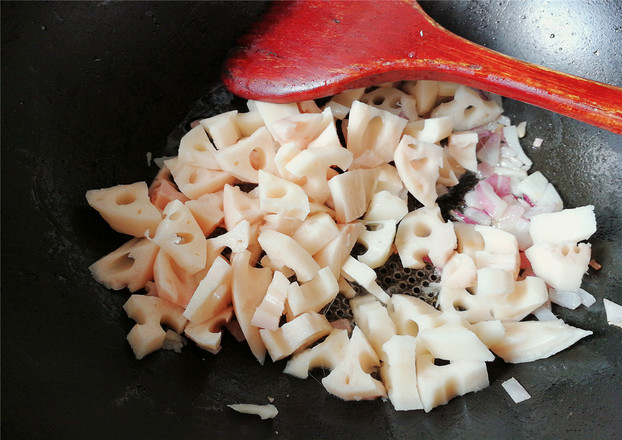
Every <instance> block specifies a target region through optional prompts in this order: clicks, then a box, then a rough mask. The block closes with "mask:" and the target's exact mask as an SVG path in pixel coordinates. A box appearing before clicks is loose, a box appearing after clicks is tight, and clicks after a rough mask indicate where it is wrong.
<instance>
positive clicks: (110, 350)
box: [2, 0, 622, 438]
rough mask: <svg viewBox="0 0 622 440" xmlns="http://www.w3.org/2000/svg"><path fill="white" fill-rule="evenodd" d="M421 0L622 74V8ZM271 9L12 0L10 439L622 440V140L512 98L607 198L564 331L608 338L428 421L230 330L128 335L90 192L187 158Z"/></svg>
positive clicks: (529, 49)
mask: <svg viewBox="0 0 622 440" xmlns="http://www.w3.org/2000/svg"><path fill="white" fill-rule="evenodd" d="M422 6H423V7H424V9H426V11H428V12H429V13H430V15H431V16H432V17H433V18H435V19H436V20H437V21H438V22H439V23H440V24H441V25H443V26H444V27H446V28H447V29H449V30H452V31H454V32H456V33H458V34H459V35H462V36H464V37H466V38H469V39H472V40H473V41H476V42H478V43H481V44H484V45H486V46H488V47H491V48H493V49H497V50H500V51H502V52H504V53H507V54H510V55H514V56H517V57H520V58H524V59H527V60H528V61H532V62H536V63H540V64H544V65H546V66H549V67H552V68H556V69H559V70H563V71H567V72H570V73H574V74H578V75H581V76H586V77H589V78H592V79H596V80H600V81H604V82H609V83H612V84H617V85H622V84H621V78H620V75H619V72H620V71H622V61H621V60H620V57H619V56H618V54H619V52H620V50H621V49H622V47H621V43H620V39H619V24H616V19H615V17H620V16H621V15H620V14H622V5H620V4H618V3H615V2H611V3H605V2H599V3H595V4H583V3H579V2H573V1H567V2H566V1H561V0H559V1H556V2H550V3H549V2H540V1H537V0H532V1H527V2H512V1H499V2H494V3H490V2H483V1H482V2H479V1H473V2H460V1H457V2H449V1H447V2H422ZM264 7H265V5H264V4H263V3H261V2H249V3H241V2H196V3H194V2H190V3H186V2H158V3H149V2H146V3H134V2H131V3H130V2H127V3H126V2H120V3H114V2H111V3H110V2H102V3H91V2H64V3H45V4H43V3H29V2H27V3H4V4H3V14H2V27H3V32H2V51H3V62H2V69H3V75H2V86H3V87H2V88H3V92H4V93H3V95H4V96H3V100H2V115H3V116H2V123H3V124H2V125H3V127H2V143H3V155H4V157H3V159H4V160H3V165H2V173H3V182H2V183H3V186H4V188H3V192H2V199H3V205H4V209H3V212H2V222H3V231H2V275H3V278H4V279H3V286H2V287H3V308H2V318H3V324H4V325H3V330H4V337H3V348H2V350H3V351H2V353H3V358H4V359H3V360H4V362H3V364H4V365H3V373H2V375H3V385H2V397H3V400H4V405H3V409H2V415H3V419H4V420H3V430H4V432H5V434H6V435H7V436H11V434H13V435H12V437H17V438H22V437H23V438H29V437H35V436H40V435H41V434H42V433H46V434H49V436H50V437H66V438H75V437H84V436H89V437H91V438H110V437H111V436H112V435H115V436H117V437H120V438H129V437H131V436H140V437H146V436H152V437H153V438H159V437H165V436H170V435H171V434H172V435H175V436H178V437H181V438H186V437H190V436H196V435H209V436H210V437H211V438H224V437H225V436H226V437H230V436H234V437H240V436H247V437H248V436H252V437H253V438H271V437H285V438H288V437H292V436H293V435H297V436H301V437H302V438H307V437H309V438H316V437H319V438H325V437H328V436H334V435H344V436H346V437H347V438H349V437H360V438H386V437H396V438H407V437H411V436H414V435H418V436H422V437H424V438H426V437H437V438H438V437H439V436H440V438H444V437H449V436H455V437H460V438H476V437H477V438H480V437H481V436H482V434H483V433H484V434H485V436H486V437H490V438H496V437H501V436H503V437H508V436H509V437H512V436H516V437H525V436H537V437H553V436H556V437H557V436H559V437H564V438H584V437H585V436H586V435H591V434H592V433H595V432H597V433H599V435H601V434H602V437H603V438H613V437H615V436H616V435H617V433H618V432H619V431H620V429H622V426H621V425H620V423H621V422H620V420H621V419H622V418H621V417H619V416H620V413H619V411H620V410H619V406H618V405H617V404H616V402H617V400H618V399H619V389H620V386H621V385H622V383H621V381H622V379H621V376H620V375H619V369H620V366H621V361H620V356H619V345H620V333H619V329H617V328H614V327H611V326H608V325H607V324H606V322H605V321H604V312H603V307H602V300H601V299H602V298H603V297H607V298H609V299H611V300H613V301H616V302H618V303H622V297H621V296H620V295H622V293H621V291H620V289H619V287H620V286H622V269H621V267H622V255H621V250H620V248H621V245H622V236H621V233H620V218H621V217H622V196H621V191H620V189H619V187H620V183H621V176H622V140H621V139H622V137H621V136H618V135H614V134H612V133H608V132H605V131H603V130H600V129H596V128H593V127H590V126H587V125H585V124H582V123H578V122H576V121H573V120H571V119H569V118H565V117H561V116H558V115H556V114H553V113H550V112H547V111H544V110H540V109H538V108H535V107H532V106H527V105H524V104H521V103H519V102H516V101H506V102H505V103H504V108H505V110H506V114H507V115H508V116H509V117H510V118H511V119H512V120H513V121H514V122H515V123H518V122H520V121H523V120H525V121H527V135H526V137H525V139H524V142H523V145H526V146H527V147H526V151H527V154H528V155H529V156H530V157H531V158H532V159H533V160H534V162H535V166H534V168H533V170H541V171H543V173H544V174H545V175H546V176H547V177H548V178H549V179H550V180H551V181H552V182H553V183H554V184H555V185H556V187H557V188H558V190H559V192H560V194H561V196H562V198H563V200H564V202H565V204H566V206H570V207H573V206H581V205H585V204H593V205H595V211H596V214H597V221H598V225H599V230H598V232H597V233H596V235H595V236H594V237H593V239H592V240H591V241H592V243H593V255H594V257H595V258H596V259H597V260H598V261H599V262H600V263H601V264H602V265H603V269H601V270H600V271H599V272H598V273H590V274H588V276H587V277H586V279H585V282H584V285H583V286H584V288H585V289H586V290H588V291H589V292H591V293H593V294H594V295H595V296H596V297H597V298H598V299H599V301H598V302H597V303H596V304H595V305H594V306H592V307H591V308H590V309H587V310H586V309H578V310H575V311H572V312H569V311H563V310H559V314H560V317H562V318H564V320H566V321H567V322H568V323H569V324H572V325H576V326H579V327H583V328H589V329H591V330H593V331H594V333H595V334H594V336H593V337H591V338H588V339H587V340H585V341H583V342H582V343H580V344H578V345H577V346H574V347H572V348H571V349H569V350H567V351H564V352H562V353H560V354H558V355H556V356H554V357H553V358H551V359H546V360H542V361H538V362H534V363H531V364H524V365H506V364H503V363H502V362H498V361H496V362H493V363H491V364H490V365H489V367H490V380H491V387H490V388H488V389H486V390H484V391H482V392H478V393H475V394H470V395H467V396H464V397H460V398H457V399H454V400H453V401H451V402H450V403H449V404H448V405H446V406H444V407H441V408H438V409H436V410H434V411H432V412H431V413H429V414H425V413H423V412H420V411H419V412H408V413H401V412H396V411H394V410H393V408H392V406H391V405H390V403H388V402H382V401H380V400H378V401H373V402H348V403H344V402H342V401H339V400H338V399H336V398H334V397H332V396H329V395H327V393H326V392H325V391H324V390H323V388H322V387H321V385H320V384H318V383H317V382H316V381H315V380H313V379H308V380H304V381H303V380H298V379H295V378H292V377H289V376H286V375H284V374H282V369H283V367H284V363H283V362H280V363H276V364H271V363H268V364H267V365H266V366H264V367H261V366H259V365H258V364H257V362H256V361H255V360H254V358H253V357H252V355H251V354H250V351H249V350H248V349H247V348H246V347H245V346H244V345H243V344H237V343H236V342H235V341H234V340H233V339H232V338H225V340H224V341H223V350H222V352H221V353H220V354H218V355H217V356H212V355H210V354H209V353H206V352H204V351H202V350H200V349H198V348H196V347H194V346H193V345H189V346H187V347H185V348H184V350H183V351H182V353H181V354H176V353H173V352H161V353H157V354H155V355H152V356H149V357H147V358H146V359H144V360H143V361H136V360H135V359H134V358H133V356H132V353H131V350H130V349H129V346H128V345H127V343H126V341H125V336H126V334H127V332H128V331H129V329H130V328H131V326H132V325H133V322H131V320H129V319H127V317H126V316H125V314H124V312H123V310H122V304H123V303H124V302H125V300H126V299H127V292H110V291H107V290H106V289H105V288H103V287H102V286H100V285H98V284H97V283H95V281H94V280H92V278H91V277H90V274H89V273H88V270H87V269H86V268H87V266H88V265H89V264H91V263H92V262H93V261H95V260H96V259H97V258H99V257H101V256H102V255H104V254H105V253H107V252H109V251H111V250H112V249H114V248H116V247H117V246H118V245H120V244H121V243H122V242H123V241H124V237H121V236H119V234H116V233H114V232H113V231H110V230H109V228H108V227H107V225H106V224H105V223H104V222H103V220H101V219H100V218H99V216H98V215H97V213H96V212H94V211H93V210H91V209H90V208H88V206H87V205H86V202H85V199H84V193H85V192H86V190H87V189H91V188H99V187H107V186H112V185H116V184H118V183H132V182H135V181H138V180H146V181H150V180H151V179H152V178H153V176H154V175H155V172H156V169H155V167H154V166H153V165H152V166H150V167H149V166H147V160H146V156H145V155H146V153H147V152H151V153H152V155H153V157H158V156H162V155H165V154H171V152H172V151H174V149H175V147H176V141H178V139H179V135H180V128H179V127H178V126H179V124H182V125H183V123H185V122H187V118H188V117H189V116H190V114H191V112H192V109H193V108H194V107H195V106H196V105H197V100H199V99H200V98H201V97H204V96H210V98H209V99H211V100H213V103H214V105H215V107H217V108H216V109H215V111H216V112H219V111H223V110H226V109H227V106H229V105H230V103H229V101H228V100H229V99H230V98H229V97H228V96H226V94H223V95H217V94H216V95H215V94H213V93H212V94H209V93H208V92H209V91H210V90H211V88H212V87H213V86H215V85H217V83H218V77H219V73H220V66H221V63H222V60H223V59H224V57H225V55H226V52H227V50H228V49H229V48H230V47H232V46H233V44H234V42H235V39H236V38H237V37H238V36H239V35H240V33H241V32H242V31H243V30H244V29H245V28H246V27H247V26H248V25H249V24H250V23H251V22H252V21H254V20H255V19H257V17H258V15H259V14H260V12H261V11H262V10H263V8H264ZM523 16H524V18H523ZM223 17H233V18H232V19H230V20H225V19H223ZM616 26H618V27H616ZM238 103H239V102H238ZM220 107H222V108H220ZM176 127H177V128H176ZM536 137H540V138H542V139H544V143H543V146H542V147H541V148H539V149H536V148H532V147H529V146H530V145H531V144H532V143H533V140H534V139H535V138H536ZM512 376H514V377H516V378H517V379H519V381H520V382H521V383H522V384H523V385H524V386H525V387H526V388H527V389H528V391H529V392H530V393H531V395H532V399H530V400H529V401H526V402H523V403H521V404H520V405H515V404H513V403H512V402H511V401H510V400H509V399H508V397H507V395H506V394H505V391H503V389H502V388H501V387H500V386H499V384H500V382H501V381H503V380H505V379H508V378H510V377H512ZM318 377H321V374H318ZM268 396H270V397H273V398H274V399H275V401H274V404H275V405H276V406H277V408H279V411H280V414H279V415H278V416H277V418H275V419H274V420H273V421H261V420H259V419H258V418H256V417H252V416H244V415H240V414H236V413H233V412H232V411H229V410H228V409H227V408H226V405H227V404H230V403H239V402H244V403H268ZM577 396H581V397H580V398H578V397H577ZM301 428H303V429H301ZM277 431H278V434H277ZM508 433H514V434H508Z"/></svg>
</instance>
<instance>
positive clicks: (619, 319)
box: [603, 298, 622, 327]
mask: <svg viewBox="0 0 622 440" xmlns="http://www.w3.org/2000/svg"><path fill="white" fill-rule="evenodd" d="M603 304H604V305H605V313H606V314H607V323H609V324H611V325H616V326H618V327H622V306H621V305H619V304H616V303H614V302H613V301H609V300H608V299H607V298H605V299H603Z"/></svg>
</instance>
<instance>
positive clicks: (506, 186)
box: [485, 174, 511, 197]
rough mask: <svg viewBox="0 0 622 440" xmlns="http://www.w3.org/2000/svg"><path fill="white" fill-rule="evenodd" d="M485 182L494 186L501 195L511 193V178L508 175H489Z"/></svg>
mask: <svg viewBox="0 0 622 440" xmlns="http://www.w3.org/2000/svg"><path fill="white" fill-rule="evenodd" d="M485 182H488V183H489V184H490V186H492V187H493V189H494V190H495V192H496V193H497V195H498V196H499V197H503V196H507V195H509V194H511V180H510V178H509V177H507V176H500V175H499V174H493V175H492V176H490V177H488V178H487V179H486V180H485Z"/></svg>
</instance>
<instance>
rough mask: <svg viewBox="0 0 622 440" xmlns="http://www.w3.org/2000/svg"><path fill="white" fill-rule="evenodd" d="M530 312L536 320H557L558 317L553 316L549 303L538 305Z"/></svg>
mask: <svg viewBox="0 0 622 440" xmlns="http://www.w3.org/2000/svg"><path fill="white" fill-rule="evenodd" d="M531 313H532V314H533V316H535V317H536V318H537V319H538V321H557V319H558V318H557V316H555V315H554V314H553V312H552V311H551V306H550V304H549V305H547V304H545V305H543V306H540V307H538V308H537V309H536V310H534V311H533V312H531Z"/></svg>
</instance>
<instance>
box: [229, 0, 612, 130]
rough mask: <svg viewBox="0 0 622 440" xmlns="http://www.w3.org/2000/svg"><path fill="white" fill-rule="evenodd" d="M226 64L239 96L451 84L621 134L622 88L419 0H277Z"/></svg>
mask: <svg viewBox="0 0 622 440" xmlns="http://www.w3.org/2000/svg"><path fill="white" fill-rule="evenodd" d="M239 43H240V46H239V47H238V48H236V49H234V50H233V51H232V52H231V53H230V56H229V58H228V59H227V61H226V63H225V66H224V72H223V81H224V83H225V85H226V86H227V87H228V88H229V89H230V90H231V91H232V92H233V93H234V94H236V95H239V96H242V97H244V98H247V99H256V100H262V101H270V102H293V101H302V100H307V99H315V98H320V97H324V96H329V95H333V94H336V93H339V92H342V91H344V90H348V89H353V88H359V87H367V86H371V85H374V84H379V83H383V82H389V81H398V80H414V79H434V80H442V81H453V82H458V83H462V84H465V85H467V86H471V87H475V88H479V89H483V90H487V91H490V92H493V93H497V94H499V95H502V96H506V97H508V98H512V99H517V100H520V101H523V102H526V103H529V104H533V105H536V106H538V107H542V108H545V109H548V110H552V111H555V112H557V113H560V114H563V115H566V116H570V117H572V118H575V119H578V120H581V121H583V122H587V123H588V124H592V125H596V126H598V127H602V128H604V129H607V130H610V131H613V132H615V133H622V88H620V87H615V86H611V85H607V84H603V83H599V82H595V81H590V80H587V79H584V78H580V77H577V76H573V75H568V74H565V73H561V72H556V71H554V70H551V69H547V68H546V67H540V66H537V65H534V64H530V63H526V62H524V61H520V60H518V59H515V58H511V57H509V56H506V55H503V54H500V53H498V52H494V51H492V50H490V49H486V48H484V47H482V46H479V45H477V44H474V43H471V42H470V41H467V40H465V39H464V38H461V37H459V36H457V35H455V34H452V33H451V32H449V31H447V30H446V29H444V28H442V27H441V26H440V25H439V24H437V23H436V22H434V21H433V20H432V19H431V18H430V17H429V16H428V15H427V14H426V13H425V12H424V11H423V10H422V9H421V7H420V6H419V5H418V4H417V2H416V1H413V0H407V1H310V0H304V1H276V2H274V4H273V5H272V6H271V8H270V9H269V11H268V12H267V14H266V15H265V16H264V18H263V19H262V20H261V21H260V22H259V23H257V24H256V25H255V26H254V28H253V29H252V30H251V31H250V32H249V33H248V34H247V35H245V36H244V37H243V38H242V39H241V40H240V42H239Z"/></svg>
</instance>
